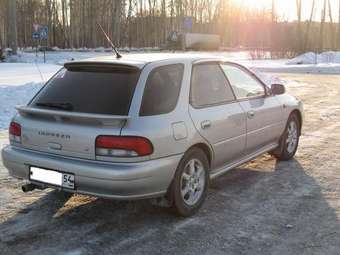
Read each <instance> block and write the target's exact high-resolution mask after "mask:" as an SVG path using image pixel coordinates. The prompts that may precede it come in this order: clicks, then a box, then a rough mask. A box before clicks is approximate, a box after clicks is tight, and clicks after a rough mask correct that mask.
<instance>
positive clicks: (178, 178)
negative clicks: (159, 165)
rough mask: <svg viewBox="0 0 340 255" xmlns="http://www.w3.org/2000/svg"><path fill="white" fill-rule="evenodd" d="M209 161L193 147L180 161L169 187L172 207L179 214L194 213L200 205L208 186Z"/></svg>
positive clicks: (188, 214) (186, 215)
mask: <svg viewBox="0 0 340 255" xmlns="http://www.w3.org/2000/svg"><path fill="white" fill-rule="evenodd" d="M209 168H210V167H209V162H208V159H207V156H206V155H205V153H204V152H203V151H202V150H200V149H198V148H193V149H190V150H189V151H188V152H186V153H185V155H184V157H183V158H182V160H181V161H180V163H179V165H178V167H177V170H176V173H175V177H174V179H173V181H172V184H171V187H170V190H169V192H170V194H169V195H170V196H171V200H172V207H173V208H174V209H175V211H176V212H177V214H179V215H180V216H184V217H188V216H191V215H193V214H195V213H196V212H197V211H198V209H199V208H200V207H201V206H202V204H203V202H204V200H205V197H206V195H207V190H208V186H209V179H210V178H209Z"/></svg>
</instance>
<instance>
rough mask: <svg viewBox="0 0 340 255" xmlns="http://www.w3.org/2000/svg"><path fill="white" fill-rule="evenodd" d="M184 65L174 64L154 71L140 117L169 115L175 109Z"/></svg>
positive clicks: (147, 87) (146, 86) (146, 88)
mask: <svg viewBox="0 0 340 255" xmlns="http://www.w3.org/2000/svg"><path fill="white" fill-rule="evenodd" d="M183 71H184V65H183V64H174V65H166V66H161V67H157V68H155V69H154V70H152V71H151V72H150V74H149V77H148V79H147V81H146V84H145V89H144V95H143V99H142V105H141V108H140V112H139V114H140V116H151V115H159V114H164V113H169V112H171V111H172V110H174V109H175V107H176V104H177V100H178V96H179V92H180V88H181V83H182V77H183Z"/></svg>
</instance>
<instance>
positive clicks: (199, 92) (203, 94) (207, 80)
mask: <svg viewBox="0 0 340 255" xmlns="http://www.w3.org/2000/svg"><path fill="white" fill-rule="evenodd" d="M233 100H235V98H234V94H233V92H232V90H231V88H230V86H229V84H228V81H227V79H226V78H225V76H224V74H223V72H222V70H221V68H220V67H219V66H218V64H216V63H206V64H198V65H194V66H193V70H192V78H191V93H190V101H191V104H192V106H194V107H205V106H209V105H215V104H221V103H226V102H230V101H233Z"/></svg>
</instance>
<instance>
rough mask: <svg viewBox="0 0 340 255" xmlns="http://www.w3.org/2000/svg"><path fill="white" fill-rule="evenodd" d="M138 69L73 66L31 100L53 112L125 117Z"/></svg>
mask: <svg viewBox="0 0 340 255" xmlns="http://www.w3.org/2000/svg"><path fill="white" fill-rule="evenodd" d="M139 74H140V71H139V69H136V68H132V67H124V66H118V67H116V66H73V67H71V66H70V67H68V69H67V70H66V69H62V70H61V71H59V72H58V73H57V75H56V76H55V77H54V78H53V79H51V80H50V81H49V82H48V83H47V84H46V86H44V88H43V89H42V90H41V91H40V92H39V93H38V95H37V96H36V97H35V98H34V99H33V100H32V102H31V105H32V106H35V107H39V108H49V109H53V110H68V111H74V112H84V113H95V114H109V115H127V114H128V112H129V108H130V103H131V100H132V96H133V93H134V91H135V88H136V84H137V81H138V78H139Z"/></svg>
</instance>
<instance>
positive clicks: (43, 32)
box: [39, 26, 48, 63]
mask: <svg viewBox="0 0 340 255" xmlns="http://www.w3.org/2000/svg"><path fill="white" fill-rule="evenodd" d="M39 34H40V40H46V45H45V47H44V63H46V48H47V39H48V27H47V26H40V27H39Z"/></svg>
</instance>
